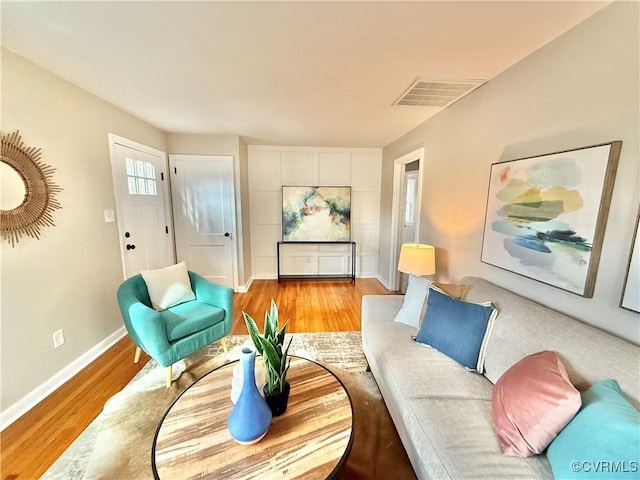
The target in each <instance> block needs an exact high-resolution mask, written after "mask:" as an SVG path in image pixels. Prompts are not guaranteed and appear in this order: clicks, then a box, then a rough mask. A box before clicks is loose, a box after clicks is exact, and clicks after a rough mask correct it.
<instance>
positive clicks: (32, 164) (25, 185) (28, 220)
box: [0, 131, 62, 247]
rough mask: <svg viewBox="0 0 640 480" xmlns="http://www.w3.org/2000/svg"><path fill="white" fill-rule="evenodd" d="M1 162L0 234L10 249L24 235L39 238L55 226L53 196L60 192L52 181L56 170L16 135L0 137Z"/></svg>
mask: <svg viewBox="0 0 640 480" xmlns="http://www.w3.org/2000/svg"><path fill="white" fill-rule="evenodd" d="M0 160H1V161H2V164H0V167H2V168H1V170H0V174H1V178H2V192H1V193H2V197H1V203H0V232H2V239H3V240H6V241H8V242H9V243H11V246H12V247H13V246H15V244H16V243H18V242H19V240H20V237H22V236H23V235H28V236H30V237H34V238H40V229H41V228H42V227H46V226H54V225H55V224H54V223H53V217H52V212H53V210H56V209H58V208H62V207H61V205H60V204H59V203H58V201H57V200H56V198H55V196H56V194H58V193H59V192H60V191H62V189H61V188H60V187H58V186H57V185H56V184H55V183H53V181H52V179H51V178H52V176H53V172H54V171H55V169H54V168H52V167H50V166H49V165H46V164H44V163H43V162H42V161H41V160H40V149H39V148H34V147H27V146H26V145H24V143H23V142H22V139H21V138H20V132H18V131H16V132H13V133H11V134H6V135H3V136H2V150H1V157H0ZM9 167H10V168H9ZM20 181H22V184H20Z"/></svg>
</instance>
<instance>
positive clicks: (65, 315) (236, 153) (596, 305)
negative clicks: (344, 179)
mask: <svg viewBox="0 0 640 480" xmlns="http://www.w3.org/2000/svg"><path fill="white" fill-rule="evenodd" d="M398 8H400V7H398ZM3 10H4V7H3ZM596 10H598V11H595V12H594V13H593V15H591V16H588V18H586V19H585V20H584V21H583V22H581V23H579V24H578V25H576V26H575V27H573V28H571V29H570V30H568V31H566V32H564V33H562V32H558V34H560V33H562V34H561V35H559V36H558V37H557V38H554V39H550V41H549V42H548V43H547V44H546V45H544V46H540V48H539V49H536V50H535V51H533V52H531V53H530V54H529V55H527V56H526V57H525V58H522V59H519V61H517V62H514V64H513V65H512V66H510V67H509V68H507V69H506V70H504V71H503V72H501V73H499V74H497V75H496V76H494V77H493V78H491V79H490V80H489V81H488V82H487V83H486V84H485V85H483V86H482V87H481V88H479V89H477V90H475V91H474V92H472V93H471V94H470V95H468V96H467V97H465V98H463V99H462V100H460V101H458V102H457V103H455V104H453V105H451V106H449V107H448V108H447V109H445V110H443V111H442V112H440V113H439V114H437V115H435V116H433V117H431V118H429V119H427V120H426V121H424V122H418V121H416V122H415V125H418V126H416V127H415V128H413V127H412V128H408V129H406V130H403V131H401V132H399V133H400V134H399V135H398V136H396V137H393V138H391V139H389V142H386V143H383V144H368V145H358V146H368V147H376V148H380V149H381V154H382V165H381V180H382V181H381V184H380V199H379V202H380V211H379V225H378V229H379V233H378V236H379V241H378V252H377V272H376V273H375V275H376V277H377V278H378V279H379V280H380V281H381V282H382V283H383V284H386V285H389V284H390V282H391V278H392V276H393V275H394V274H395V272H391V271H390V267H389V266H390V265H391V258H390V257H391V244H390V237H389V235H388V234H387V233H386V232H389V231H390V230H391V218H392V213H393V212H392V211H391V204H392V195H393V191H392V190H393V182H392V179H393V170H394V162H395V160H396V159H398V158H400V157H402V156H403V155H404V154H406V153H407V152H411V151H414V150H416V149H418V148H420V147H424V159H423V165H424V166H423V179H422V180H423V189H422V192H423V193H422V199H421V225H420V234H419V240H420V242H421V243H427V244H430V245H433V246H435V247H436V271H437V278H438V279H439V280H441V281H452V282H455V281H457V280H459V279H460V278H462V277H464V276H468V275H474V276H478V277H482V278H485V279H487V280H489V281H491V282H493V283H496V284H499V285H502V286H505V287H507V288H509V289H510V290H512V291H514V292H516V293H519V294H521V295H523V296H526V297H528V298H531V299H533V300H535V301H537V302H540V303H542V304H544V305H546V306H548V307H551V308H553V309H556V310H559V311H561V312H563V313H566V314H568V315H570V316H573V317H576V318H578V319H580V320H582V321H584V322H585V323H588V324H591V325H594V326H596V327H598V328H601V329H603V330H606V331H608V332H611V333H613V334H614V335H616V336H619V337H622V338H625V339H627V340H629V341H631V342H633V343H635V344H638V343H640V322H639V318H638V314H637V313H634V312H631V311H629V310H626V309H622V308H620V307H619V304H620V297H621V294H622V292H623V289H624V282H625V272H626V270H627V265H628V262H629V253H630V249H631V245H632V242H633V236H634V229H635V226H636V218H637V217H636V216H637V211H638V204H639V202H640V187H639V184H638V175H639V171H638V169H639V163H638V158H639V154H640V142H639V140H640V134H639V132H640V120H639V116H640V115H639V104H640V98H639V88H638V85H639V78H638V75H639V70H640V68H639V58H640V54H639V50H638V49H639V47H638V43H639V42H638V35H639V33H638V24H639V12H638V4H637V3H636V2H613V3H612V4H610V5H606V6H604V8H602V9H596ZM6 15H7V13H6V11H3V22H5V16H6ZM503 41H504V42H510V41H511V39H503ZM3 43H4V42H3ZM6 46H7V48H4V47H3V50H2V133H3V134H5V133H9V132H13V131H15V130H20V132H21V134H22V135H23V139H24V141H25V142H26V143H27V144H29V145H33V146H37V147H40V148H41V149H42V152H43V161H44V162H45V163H47V164H50V165H52V166H53V167H54V168H56V173H55V181H56V183H58V184H59V185H60V186H61V187H62V188H63V192H61V194H60V195H59V199H60V202H61V204H62V209H61V210H59V211H56V212H55V213H54V222H55V226H54V227H47V228H46V229H45V230H44V231H43V234H42V236H41V238H40V239H39V240H36V239H32V238H25V239H24V241H23V240H22V239H21V241H20V243H19V244H18V245H17V246H16V247H14V248H12V247H11V246H10V245H8V244H7V243H6V242H3V245H2V259H1V260H2V367H1V368H2V370H1V373H2V399H1V404H2V414H3V418H4V416H5V415H6V412H7V411H9V412H11V411H13V412H16V411H19V410H20V408H18V409H16V405H26V404H29V403H30V402H32V401H33V400H34V399H38V398H41V397H42V395H43V394H44V393H45V392H46V391H47V389H48V388H50V387H51V385H53V384H55V382H56V381H60V380H61V379H62V378H64V377H65V375H67V374H68V372H66V371H65V369H66V368H67V367H68V365H69V364H71V363H73V362H77V361H78V360H79V359H85V358H86V357H85V355H86V353H87V352H88V351H98V350H100V348H104V347H105V346H106V345H107V344H109V342H111V341H113V338H112V336H113V335H114V333H116V332H119V331H121V328H122V319H121V317H120V313H119V312H118V308H117V304H116V302H115V290H116V288H117V286H118V285H119V284H120V283H121V281H122V268H121V254H120V246H119V244H120V239H119V237H118V232H117V229H116V227H115V224H114V223H105V222H104V219H103V216H102V213H103V211H104V210H105V209H113V208H114V192H113V185H112V181H111V164H110V161H109V150H108V141H107V134H108V133H109V132H112V133H116V134H118V135H121V136H123V137H127V138H130V139H132V140H134V141H136V142H140V143H142V144H145V145H149V146H151V147H154V148H157V149H160V150H162V151H165V152H168V153H183V154H220V155H232V156H233V157H234V159H236V160H237V162H238V163H239V165H240V166H241V168H246V166H247V163H248V146H249V145H251V144H252V143H250V142H252V140H250V139H248V138H247V137H245V136H244V132H233V133H229V132H227V131H223V132H224V133H221V131H219V132H216V133H194V132H199V128H197V126H194V127H193V129H192V130H191V131H190V133H184V132H182V133H180V132H169V131H165V130H163V129H160V128H157V127H156V126H154V124H153V123H152V122H151V121H145V120H142V119H140V118H137V117H136V116H134V115H132V114H130V113H127V111H126V109H124V108H120V107H119V106H116V105H113V104H110V103H108V102H107V101H105V100H103V99H101V98H99V97H98V96H96V95H94V94H92V93H90V92H88V91H87V90H84V89H82V88H80V87H78V86H77V85H74V84H73V83H71V82H69V81H67V80H65V79H63V78H61V77H59V76H57V75H56V74H54V73H52V72H51V71H49V70H48V69H47V68H46V59H45V60H43V64H42V66H41V65H39V64H38V63H37V62H33V61H30V60H29V59H28V58H29V57H28V55H27V54H26V53H24V54H20V53H16V52H13V51H11V49H10V48H8V45H6ZM70 61H71V60H70ZM164 67H165V65H159V66H158V70H157V71H155V72H153V73H154V74H156V75H164V74H167V73H166V71H165V68H164ZM104 73H105V78H106V77H110V76H111V75H113V73H112V72H110V71H105V72H104ZM455 73H456V72H452V73H451V75H453V74H455ZM80 75H81V73H80ZM415 75H423V72H416V73H415ZM409 80H411V79H410V78H408V79H407V82H408V81H409ZM405 83H406V82H405ZM143 93H144V92H140V93H139V94H140V95H143ZM397 93H400V92H397ZM392 100H393V98H390V99H388V102H387V103H391V101H392ZM371 128H372V129H373V126H372V127H371ZM187 132H188V131H187ZM618 140H619V141H622V149H621V152H620V159H619V164H618V171H617V175H616V179H615V187H614V189H613V194H612V198H611V202H610V207H609V216H608V220H607V223H606V229H605V234H604V241H603V245H602V254H601V258H600V262H599V268H598V272H597V278H596V283H595V291H594V293H593V297H592V298H584V297H582V296H579V295H575V294H572V293H569V292H567V291H563V290H560V289H557V288H554V287H552V286H549V285H546V284H543V283H539V282H535V281H532V280H531V279H528V278H525V277H522V276H519V275H515V274H513V273H511V272H508V271H505V270H502V269H499V268H496V267H494V266H491V265H488V264H486V263H483V262H482V261H481V249H482V237H483V226H484V219H485V210H486V203H487V191H488V179H489V171H490V167H491V164H493V163H496V162H501V161H506V160H513V159H520V158H526V157H531V156H537V155H542V154H547V153H552V152H558V151H564V150H570V149H575V148H580V147H585V146H591V145H597V144H601V143H606V142H611V141H618ZM295 142H296V140H295V138H294V137H293V136H292V137H291V141H290V142H288V143H287V144H284V145H294V143H295ZM296 145H297V146H300V145H299V144H296ZM302 146H307V147H317V146H320V145H317V144H315V143H306V144H304V145H302ZM332 146H334V147H348V146H351V145H347V144H334V145H332ZM245 193H246V192H244V191H243V192H242V194H243V195H244V194H245ZM245 205H246V202H245ZM247 213H248V216H249V215H250V213H251V212H247ZM247 222H248V218H247ZM248 225H249V224H248V223H247V225H246V226H247V227H248ZM249 250H250V248H245V251H244V253H243V255H244V258H245V262H244V269H241V271H239V272H238V275H239V278H238V283H239V284H240V285H249V284H250V280H251V277H252V275H253V272H252V270H251V263H250V261H249V259H250V258H251V253H252V252H251V251H249ZM61 328H62V329H64V331H65V335H66V343H65V345H64V348H59V349H53V347H52V344H51V333H52V332H54V331H56V330H58V329H61ZM52 379H53V380H54V381H53V382H52ZM43 386H44V387H43ZM12 408H13V410H11V409H12ZM7 417H9V415H7ZM3 423H4V422H3Z"/></svg>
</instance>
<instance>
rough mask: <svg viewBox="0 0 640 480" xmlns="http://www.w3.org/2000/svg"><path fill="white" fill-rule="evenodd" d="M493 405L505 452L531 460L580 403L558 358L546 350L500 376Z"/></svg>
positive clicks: (555, 434)
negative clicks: (530, 457) (529, 457)
mask: <svg viewBox="0 0 640 480" xmlns="http://www.w3.org/2000/svg"><path fill="white" fill-rule="evenodd" d="M492 405H493V408H492V412H493V413H492V415H493V424H494V427H495V430H496V434H497V436H498V441H499V442H500V448H501V449H502V453H504V454H505V455H510V456H517V457H528V456H531V455H537V454H538V453H541V452H542V451H543V450H544V449H545V448H547V447H548V446H549V444H550V443H551V441H552V440H553V439H554V438H555V437H556V436H557V435H558V433H559V432H560V431H561V430H562V429H563V428H564V427H565V426H566V425H567V424H568V423H569V422H570V421H571V419H572V418H573V416H574V415H575V414H576V412H577V411H578V409H579V408H580V405H581V400H580V392H578V390H576V389H575V388H574V386H573V385H571V382H570V381H569V377H568V375H567V371H566V369H565V368H564V365H563V364H562V362H561V361H560V358H558V355H557V354H556V353H554V352H551V351H543V352H539V353H535V354H533V355H529V356H527V357H525V358H523V359H522V360H520V361H519V362H518V363H516V364H515V365H514V366H513V367H511V368H510V369H509V370H507V371H506V372H505V374H504V375H502V377H500V379H499V380H498V381H497V382H496V385H495V387H494V389H493V394H492Z"/></svg>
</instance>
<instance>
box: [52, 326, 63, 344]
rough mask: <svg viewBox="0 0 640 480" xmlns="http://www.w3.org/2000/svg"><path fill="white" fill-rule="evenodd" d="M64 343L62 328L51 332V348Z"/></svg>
mask: <svg viewBox="0 0 640 480" xmlns="http://www.w3.org/2000/svg"><path fill="white" fill-rule="evenodd" d="M63 343H64V332H63V331H62V329H60V330H57V331H55V332H53V348H58V347H60V346H62V344H63Z"/></svg>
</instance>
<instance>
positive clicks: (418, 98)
mask: <svg viewBox="0 0 640 480" xmlns="http://www.w3.org/2000/svg"><path fill="white" fill-rule="evenodd" d="M485 82H486V80H436V79H429V78H416V79H415V80H414V81H413V82H411V85H409V88H407V89H406V90H405V91H404V93H403V94H402V95H400V96H399V97H398V98H397V99H396V100H395V101H394V102H393V105H413V106H416V107H443V108H444V107H447V106H449V105H451V104H452V103H453V102H456V101H457V100H460V99H461V98H462V97H464V96H465V95H467V94H469V93H471V92H472V91H474V90H475V89H476V88H478V87H479V86H481V85H482V84H484V83H485Z"/></svg>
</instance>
